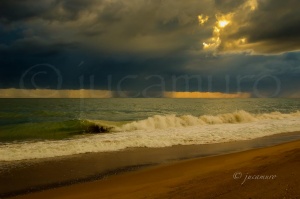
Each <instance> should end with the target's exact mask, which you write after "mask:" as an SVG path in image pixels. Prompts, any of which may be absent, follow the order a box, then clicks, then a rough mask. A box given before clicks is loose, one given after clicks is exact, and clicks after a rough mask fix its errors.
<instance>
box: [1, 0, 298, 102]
mask: <svg viewBox="0 0 300 199" xmlns="http://www.w3.org/2000/svg"><path fill="white" fill-rule="evenodd" d="M299 7H300V1H298V0H285V1H278V0H185V1H182V0H180V1H179V0H40V1H36V0H22V1H20V0H1V1H0V67H1V72H0V90H1V93H2V94H0V97H1V96H2V97H3V96H6V97H7V96H8V97H13V96H15V95H16V93H18V95H22V94H20V92H19V91H20V90H22V91H24V90H25V91H26V90H35V91H36V95H42V96H45V93H43V92H44V91H45V90H49V91H50V90H51V91H57V92H60V93H64V95H63V94H61V95H63V97H66V96H73V93H72V91H76V90H80V89H84V90H97V92H98V93H97V95H99V92H100V93H102V92H103V93H105V94H104V95H105V96H109V97H112V96H113V97H180V96H185V97H188V96H187V95H185V94H184V93H189V92H194V94H193V95H191V96H194V95H195V93H196V94H197V93H198V94H200V95H201V93H202V94H203V96H204V97H205V96H207V95H208V94H209V93H215V94H216V95H217V94H218V96H220V97H226V95H227V97H228V96H232V97H300V78H299V77H300V52H299V50H300V34H299V33H300V14H299V12H298V8H299ZM37 91H41V92H37ZM108 92H109V93H108ZM204 93H206V94H204ZM100 95H101V94H100ZM209 95H210V94H209ZM46 96H47V95H46ZM49 96H51V95H49ZM74 96H76V95H74ZM37 97H39V96H37ZM196 97H197V96H196ZM198 97H199V96H198Z"/></svg>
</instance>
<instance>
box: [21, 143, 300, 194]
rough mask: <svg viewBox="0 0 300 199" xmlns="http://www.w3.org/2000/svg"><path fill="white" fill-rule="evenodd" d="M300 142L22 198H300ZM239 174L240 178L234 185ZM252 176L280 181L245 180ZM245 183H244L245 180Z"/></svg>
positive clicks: (154, 169)
mask: <svg viewBox="0 0 300 199" xmlns="http://www.w3.org/2000/svg"><path fill="white" fill-rule="evenodd" d="M299 158H300V141H299V140H298V141H293V142H288V143H284V144H280V145H276V146H272V147H266V148H260V149H252V150H249V151H244V152H238V153H233V154H226V155H220V156H214V157H205V158H197V159H192V160H185V161H180V162H176V163H169V164H166V165H160V166H155V167H152V168H147V169H143V170H139V171H135V172H129V173H125V174H121V175H118V176H113V177H110V178H108V179H105V180H101V181H94V182H87V183H82V184H76V185H71V186H68V187H62V188H57V189H53V190H46V191H43V192H39V193H31V194H28V195H24V196H18V197H16V199H27V198H31V199H37V198H44V199H47V198H57V199H67V198H125V199H126V198H284V197H285V198H296V197H299V196H300V190H299V189H298V187H299V184H298V180H299V179H300V171H299V169H298V168H299V166H300V161H299ZM239 173H241V175H242V176H241V178H238V179H234V177H235V176H238V175H236V174H239ZM248 176H276V178H274V179H254V178H253V179H247V180H246V182H245V183H244V184H243V180H244V177H245V178H246V177H248ZM242 177H243V178H242Z"/></svg>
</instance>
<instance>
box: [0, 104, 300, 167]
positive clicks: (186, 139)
mask: <svg viewBox="0 0 300 199" xmlns="http://www.w3.org/2000/svg"><path fill="white" fill-rule="evenodd" d="M299 111H300V100H298V99H117V98H115V99H0V161H16V160H25V159H38V158H50V157H58V156H68V155H74V154H82V153H90V152H108V151H118V150H124V149H126V148H133V147H134V148H136V147H148V148H163V147H170V146H175V145H194V144H210V143H223V142H230V141H239V140H249V139H255V138H259V137H264V136H269V135H274V134H279V133H285V132H294V131H300V112H299Z"/></svg>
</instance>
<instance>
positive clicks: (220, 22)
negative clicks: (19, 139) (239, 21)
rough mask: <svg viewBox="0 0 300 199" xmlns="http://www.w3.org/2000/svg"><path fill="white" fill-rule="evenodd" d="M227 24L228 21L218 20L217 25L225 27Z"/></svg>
mask: <svg viewBox="0 0 300 199" xmlns="http://www.w3.org/2000/svg"><path fill="white" fill-rule="evenodd" d="M228 24H229V21H226V20H221V21H219V22H218V25H219V27H221V28H225V27H226V26H227V25H228Z"/></svg>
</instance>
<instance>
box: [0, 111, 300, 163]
mask: <svg viewBox="0 0 300 199" xmlns="http://www.w3.org/2000/svg"><path fill="white" fill-rule="evenodd" d="M114 131H115V132H112V133H108V134H99V135H93V136H88V137H81V138H76V139H75V138H74V139H71V140H60V141H39V142H33V143H11V144H5V145H0V161H16V160H25V159H38V158H50V157H57V156H67V155H74V154H82V153H90V152H109V151H118V150H123V149H126V148H130V147H149V148H161V147H169V146H174V145H192V144H208V143H221V142H229V141H238V140H249V139H254V138H258V137H264V136H268V135H273V134H278V133H283V132H293V131H300V113H299V112H296V113H291V114H282V113H279V112H276V113H268V114H256V115H254V114H250V113H247V112H245V111H238V112H234V113H229V114H222V115H217V116H200V117H194V116H175V115H169V116H154V117H151V118H148V119H146V120H142V121H136V122H130V123H127V124H124V125H119V126H118V127H117V126H115V127H114Z"/></svg>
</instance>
